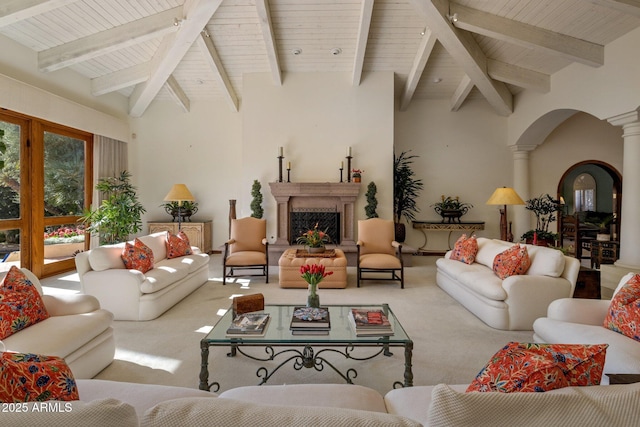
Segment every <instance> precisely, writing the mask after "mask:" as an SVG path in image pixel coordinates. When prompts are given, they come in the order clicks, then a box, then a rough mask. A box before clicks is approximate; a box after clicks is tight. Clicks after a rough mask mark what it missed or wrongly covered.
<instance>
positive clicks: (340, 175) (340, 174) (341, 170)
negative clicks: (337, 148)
mask: <svg viewBox="0 0 640 427" xmlns="http://www.w3.org/2000/svg"><path fill="white" fill-rule="evenodd" d="M342 170H343V168H340V182H342Z"/></svg>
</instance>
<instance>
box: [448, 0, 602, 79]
mask: <svg viewBox="0 0 640 427" xmlns="http://www.w3.org/2000/svg"><path fill="white" fill-rule="evenodd" d="M450 13H451V15H452V16H454V15H455V16H456V17H457V19H456V20H454V23H453V25H454V26H455V27H456V28H460V29H463V30H466V31H471V32H473V33H477V34H482V35H483V36H487V37H491V38H494V39H497V40H502V41H506V42H509V43H513V44H516V45H518V46H524V47H527V48H530V49H534V50H537V51H542V52H546V53H550V54H553V55H559V56H563V57H565V58H568V59H570V60H572V61H577V62H581V63H583V64H586V65H590V66H592V67H599V66H601V65H602V64H604V46H601V45H598V44H595V43H590V42H587V41H585V40H580V39H577V38H575V37H570V36H567V35H564V34H560V33H556V32H553V31H549V30H546V29H544V28H539V27H535V26H533V25H529V24H524V23H522V22H517V21H514V20H512V19H507V18H503V17H501V16H496V15H492V14H490V13H486V12H483V11H480V10H476V9H471V8H469V7H466V6H462V5H459V4H456V3H451V9H450Z"/></svg>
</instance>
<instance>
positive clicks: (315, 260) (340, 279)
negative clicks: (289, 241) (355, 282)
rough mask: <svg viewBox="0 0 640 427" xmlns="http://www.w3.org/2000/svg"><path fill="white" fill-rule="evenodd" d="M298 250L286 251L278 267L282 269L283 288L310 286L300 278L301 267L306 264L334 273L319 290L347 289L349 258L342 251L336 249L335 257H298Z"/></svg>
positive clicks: (319, 285)
mask: <svg viewBox="0 0 640 427" xmlns="http://www.w3.org/2000/svg"><path fill="white" fill-rule="evenodd" d="M296 251H297V250H296V249H287V250H286V251H284V253H283V254H282V256H281V257H280V260H279V261H278V266H279V267H280V287H281V288H307V287H308V284H307V282H305V281H304V280H303V279H302V277H300V266H302V265H304V264H320V265H324V268H325V271H333V274H332V275H330V276H327V277H325V278H324V280H323V281H322V282H320V283H319V284H318V288H325V289H326V288H334V289H335V288H338V289H344V288H346V287H347V257H346V256H345V255H344V252H343V251H342V250H341V249H335V252H336V256H335V257H331V258H328V257H300V258H298V257H296Z"/></svg>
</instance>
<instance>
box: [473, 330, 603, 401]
mask: <svg viewBox="0 0 640 427" xmlns="http://www.w3.org/2000/svg"><path fill="white" fill-rule="evenodd" d="M607 347H609V345H608V344H594V345H583V344H535V343H518V342H510V343H508V344H507V345H506V346H504V347H503V348H502V349H501V350H499V351H498V352H497V353H496V354H495V355H493V357H492V358H491V359H490V360H489V362H488V363H487V365H486V366H485V367H484V368H482V370H481V371H480V373H478V375H476V378H475V380H474V381H473V382H472V383H471V384H470V385H469V387H468V388H467V391H468V392H469V391H497V392H502V393H512V392H539V391H549V390H554V389H557V388H562V387H567V386H573V387H575V386H590V385H599V384H600V379H601V378H602V368H603V366H604V360H605V356H606V350H607Z"/></svg>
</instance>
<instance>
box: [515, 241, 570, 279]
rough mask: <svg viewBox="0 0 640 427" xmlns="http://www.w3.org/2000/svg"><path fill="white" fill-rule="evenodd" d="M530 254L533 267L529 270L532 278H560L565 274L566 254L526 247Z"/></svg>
mask: <svg viewBox="0 0 640 427" xmlns="http://www.w3.org/2000/svg"><path fill="white" fill-rule="evenodd" d="M524 246H525V247H526V248H527V252H528V253H529V259H530V260H531V266H529V269H528V270H527V273H526V274H528V275H530V276H550V277H560V276H562V273H563V272H564V264H565V258H564V254H563V253H562V252H560V251H559V250H557V249H554V248H546V247H544V246H535V245H524Z"/></svg>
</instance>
